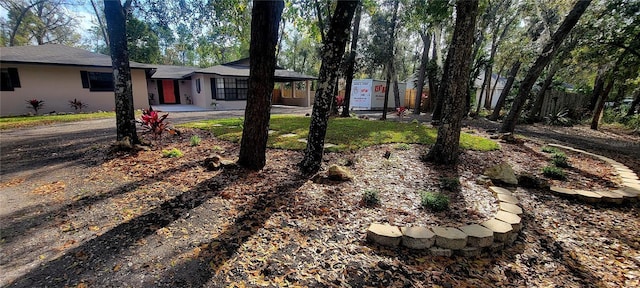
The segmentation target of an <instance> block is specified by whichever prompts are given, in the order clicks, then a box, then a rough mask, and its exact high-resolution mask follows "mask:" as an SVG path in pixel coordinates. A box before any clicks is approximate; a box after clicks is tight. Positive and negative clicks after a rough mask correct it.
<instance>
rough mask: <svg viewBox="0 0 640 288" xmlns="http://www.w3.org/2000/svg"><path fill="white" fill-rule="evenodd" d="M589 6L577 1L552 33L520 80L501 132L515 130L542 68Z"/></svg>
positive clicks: (585, 0) (584, 0)
mask: <svg viewBox="0 0 640 288" xmlns="http://www.w3.org/2000/svg"><path fill="white" fill-rule="evenodd" d="M589 4H591V0H583V1H577V2H576V4H575V5H574V6H573V8H572V9H571V12H569V14H568V15H567V17H566V18H565V19H564V21H562V24H560V27H559V28H558V30H557V31H556V32H555V33H553V36H551V39H550V41H549V42H547V44H546V45H545V47H544V49H543V50H542V53H541V54H540V55H539V56H538V58H537V59H536V61H535V62H534V63H533V66H532V67H531V69H529V71H528V72H527V75H526V76H525V77H524V80H522V83H521V84H520V89H519V90H518V96H516V99H515V100H514V101H513V105H512V106H511V110H509V114H508V115H507V117H506V118H505V121H504V123H502V127H501V128H500V131H501V132H513V130H514V129H515V128H516V124H517V122H518V118H519V117H520V113H521V112H522V110H523V108H524V104H525V103H526V101H527V99H528V98H529V93H530V92H531V88H532V87H533V84H535V82H536V80H537V79H538V77H539V76H540V73H541V72H542V70H543V69H544V67H546V66H547V64H549V62H551V60H552V59H553V57H554V56H555V55H556V54H557V53H558V48H559V47H560V45H561V44H562V41H563V40H564V39H565V38H566V37H567V35H569V32H571V29H573V26H575V25H576V23H578V20H580V17H581V16H582V14H584V11H585V10H587V7H588V6H589Z"/></svg>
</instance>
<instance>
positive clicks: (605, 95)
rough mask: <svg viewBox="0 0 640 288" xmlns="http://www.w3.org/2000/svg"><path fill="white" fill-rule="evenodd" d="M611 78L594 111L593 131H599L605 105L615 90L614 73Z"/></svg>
mask: <svg viewBox="0 0 640 288" xmlns="http://www.w3.org/2000/svg"><path fill="white" fill-rule="evenodd" d="M611 74H612V75H610V78H609V82H608V83H607V86H606V87H605V88H604V90H602V93H601V94H600V97H598V101H597V104H596V108H595V110H594V111H593V118H592V119H591V129H592V130H598V124H599V123H600V115H601V114H602V110H603V109H604V103H605V102H607V98H608V97H609V93H610V92H611V89H613V83H614V82H615V78H614V75H613V73H611Z"/></svg>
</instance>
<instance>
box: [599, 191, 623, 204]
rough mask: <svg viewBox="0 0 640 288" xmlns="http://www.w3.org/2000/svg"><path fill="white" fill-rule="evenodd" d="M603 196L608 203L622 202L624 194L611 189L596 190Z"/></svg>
mask: <svg viewBox="0 0 640 288" xmlns="http://www.w3.org/2000/svg"><path fill="white" fill-rule="evenodd" d="M594 192H596V193H598V194H600V195H601V196H602V200H603V201H604V202H608V203H615V204H622V200H623V199H624V196H622V195H620V194H618V193H615V192H611V191H606V190H604V191H594Z"/></svg>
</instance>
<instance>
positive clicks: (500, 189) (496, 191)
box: [489, 186, 513, 196]
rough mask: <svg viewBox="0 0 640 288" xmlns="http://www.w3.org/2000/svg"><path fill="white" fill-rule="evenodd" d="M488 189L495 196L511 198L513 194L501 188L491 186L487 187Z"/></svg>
mask: <svg viewBox="0 0 640 288" xmlns="http://www.w3.org/2000/svg"><path fill="white" fill-rule="evenodd" d="M489 189H490V190H491V191H493V193H496V194H504V195H509V196H513V193H511V191H509V190H507V189H504V188H502V187H496V186H491V187H489Z"/></svg>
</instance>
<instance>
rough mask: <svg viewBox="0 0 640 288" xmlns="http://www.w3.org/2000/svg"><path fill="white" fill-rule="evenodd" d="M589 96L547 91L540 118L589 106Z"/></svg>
mask: <svg viewBox="0 0 640 288" xmlns="http://www.w3.org/2000/svg"><path fill="white" fill-rule="evenodd" d="M589 100H590V96H589V95H584V94H577V93H571V92H564V91H555V90H553V91H547V93H546V94H545V95H544V101H543V102H542V109H541V110H540V116H542V117H546V116H548V115H550V114H556V113H558V112H560V111H561V110H563V109H565V108H567V109H569V110H576V109H578V108H583V107H586V106H587V105H588V104H589Z"/></svg>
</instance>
